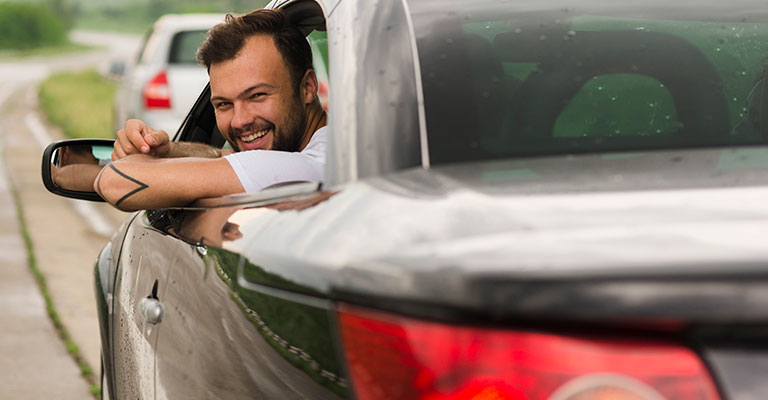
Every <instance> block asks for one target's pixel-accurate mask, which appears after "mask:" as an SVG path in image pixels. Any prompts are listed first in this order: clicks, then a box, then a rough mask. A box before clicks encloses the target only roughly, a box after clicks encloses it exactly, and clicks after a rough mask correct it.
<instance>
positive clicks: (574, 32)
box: [568, 31, 576, 37]
mask: <svg viewBox="0 0 768 400" xmlns="http://www.w3.org/2000/svg"><path fill="white" fill-rule="evenodd" d="M568 36H570V37H574V36H576V31H568Z"/></svg>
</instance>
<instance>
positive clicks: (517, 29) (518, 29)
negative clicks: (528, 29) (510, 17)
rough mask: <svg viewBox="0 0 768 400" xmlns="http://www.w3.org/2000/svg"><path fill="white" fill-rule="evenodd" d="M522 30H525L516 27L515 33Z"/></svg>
mask: <svg viewBox="0 0 768 400" xmlns="http://www.w3.org/2000/svg"><path fill="white" fill-rule="evenodd" d="M522 32H523V30H522V29H520V28H515V33H522Z"/></svg>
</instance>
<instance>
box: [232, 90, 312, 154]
mask: <svg viewBox="0 0 768 400" xmlns="http://www.w3.org/2000/svg"><path fill="white" fill-rule="evenodd" d="M295 100H296V101H295V102H294V104H293V105H292V106H291V109H290V111H288V115H286V118H285V120H284V121H283V123H282V124H281V127H280V128H278V127H276V126H275V125H274V124H272V123H270V122H267V121H263V122H261V123H258V122H256V123H252V124H249V125H248V126H246V127H244V128H242V129H236V128H232V130H231V131H230V133H231V136H232V137H237V136H239V135H240V134H242V133H243V132H258V131H261V130H264V129H271V130H272V132H273V135H272V146H271V147H270V150H277V151H288V152H297V151H299V150H300V149H299V147H300V146H301V139H302V137H303V136H304V130H305V128H306V125H307V110H306V108H304V105H303V104H302V103H301V99H300V98H298V97H297V98H296V99H295ZM227 141H228V142H229V144H230V145H231V146H232V148H234V149H237V148H238V147H237V144H236V143H235V142H234V139H232V140H230V139H229V138H227ZM240 150H242V149H240Z"/></svg>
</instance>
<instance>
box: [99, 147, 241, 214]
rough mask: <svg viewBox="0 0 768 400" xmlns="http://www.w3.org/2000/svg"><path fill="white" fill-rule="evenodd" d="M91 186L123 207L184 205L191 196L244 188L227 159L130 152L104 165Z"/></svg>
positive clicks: (151, 207) (201, 196) (216, 194)
mask: <svg viewBox="0 0 768 400" xmlns="http://www.w3.org/2000/svg"><path fill="white" fill-rule="evenodd" d="M94 190H96V191H97V192H98V193H99V195H100V196H101V197H102V198H104V200H106V201H107V202H109V203H110V204H112V205H114V206H115V207H117V208H119V209H121V210H124V211H134V210H141V209H145V210H150V209H158V208H166V207H177V206H185V205H187V204H189V203H190V202H192V201H193V200H196V199H199V198H205V197H218V196H223V195H225V194H232V193H239V192H242V191H243V188H242V185H240V182H239V180H238V179H237V175H235V173H234V171H233V170H232V168H231V167H230V166H229V163H228V162H227V160H224V159H221V158H218V159H211V158H199V157H184V158H173V159H169V158H155V157H152V156H148V155H144V154H133V155H129V156H127V157H125V158H123V159H120V160H118V161H115V162H113V163H112V164H110V165H109V166H107V167H105V168H104V169H103V170H102V172H101V173H100V174H99V176H98V178H97V179H96V182H95V184H94Z"/></svg>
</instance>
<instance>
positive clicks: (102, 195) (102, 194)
mask: <svg viewBox="0 0 768 400" xmlns="http://www.w3.org/2000/svg"><path fill="white" fill-rule="evenodd" d="M110 165H111V164H110ZM103 172H104V171H101V172H100V173H99V176H97V177H96V190H97V191H98V192H99V196H101V198H102V199H104V200H106V199H107V198H106V197H104V193H102V192H101V176H102V175H104V174H103Z"/></svg>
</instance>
